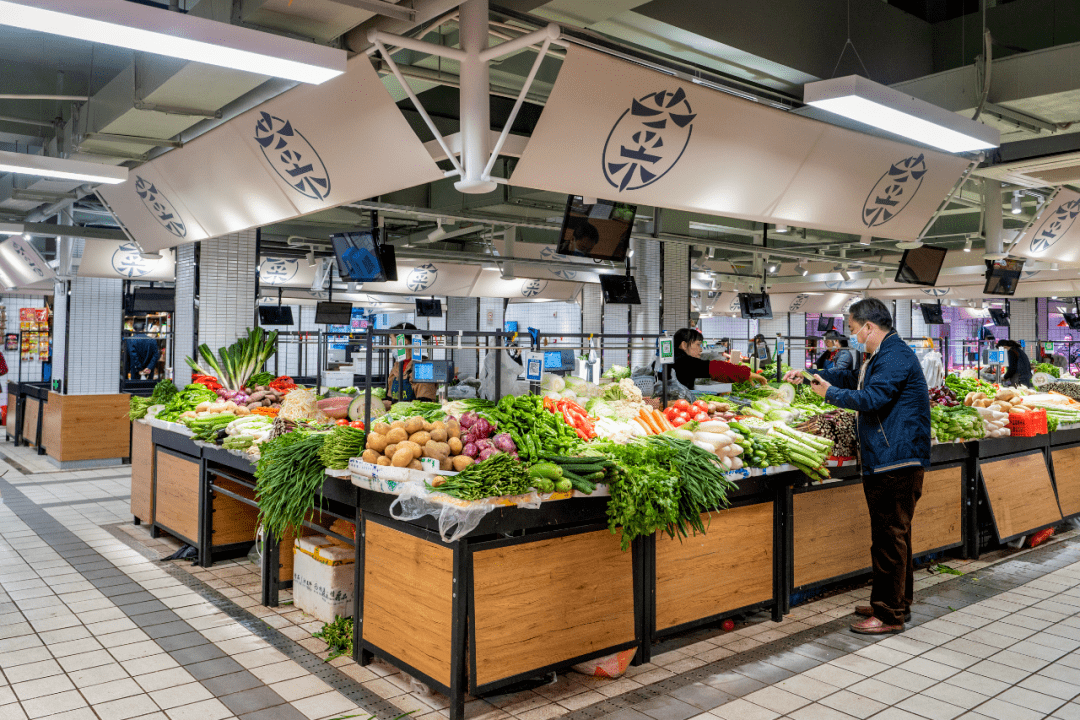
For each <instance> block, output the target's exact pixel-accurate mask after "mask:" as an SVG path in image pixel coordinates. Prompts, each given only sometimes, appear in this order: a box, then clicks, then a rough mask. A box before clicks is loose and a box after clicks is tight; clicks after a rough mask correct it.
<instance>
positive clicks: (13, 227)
mask: <svg viewBox="0 0 1080 720" xmlns="http://www.w3.org/2000/svg"><path fill="white" fill-rule="evenodd" d="M22 234H23V226H22V225H19V224H17V223H0V235H22Z"/></svg>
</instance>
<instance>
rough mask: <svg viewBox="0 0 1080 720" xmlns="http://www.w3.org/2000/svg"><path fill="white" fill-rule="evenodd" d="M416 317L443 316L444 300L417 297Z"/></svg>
mask: <svg viewBox="0 0 1080 720" xmlns="http://www.w3.org/2000/svg"><path fill="white" fill-rule="evenodd" d="M416 317H442V300H437V299H436V298H431V299H430V300H425V299H423V298H417V299H416Z"/></svg>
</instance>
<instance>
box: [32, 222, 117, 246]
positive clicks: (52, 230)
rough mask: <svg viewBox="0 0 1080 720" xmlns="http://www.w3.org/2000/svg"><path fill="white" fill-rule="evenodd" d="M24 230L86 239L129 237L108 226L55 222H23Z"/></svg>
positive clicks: (45, 234)
mask: <svg viewBox="0 0 1080 720" xmlns="http://www.w3.org/2000/svg"><path fill="white" fill-rule="evenodd" d="M23 230H24V232H28V233H30V234H31V235H41V236H63V237H81V238H87V239H88V240H121V241H123V242H127V241H128V240H130V238H129V237H128V236H127V233H125V232H124V231H123V230H110V229H108V228H89V227H79V226H78V225H57V224H56V223H23Z"/></svg>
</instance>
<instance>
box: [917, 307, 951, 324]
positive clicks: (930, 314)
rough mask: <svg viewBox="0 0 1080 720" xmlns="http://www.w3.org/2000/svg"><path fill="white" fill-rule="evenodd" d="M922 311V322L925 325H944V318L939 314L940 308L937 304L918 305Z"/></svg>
mask: <svg viewBox="0 0 1080 720" xmlns="http://www.w3.org/2000/svg"><path fill="white" fill-rule="evenodd" d="M919 308H920V309H921V310H922V317H923V322H924V323H926V324H927V325H944V324H945V318H944V317H943V316H942V314H941V306H940V305H938V304H936V303H935V304H933V305H929V304H923V305H919Z"/></svg>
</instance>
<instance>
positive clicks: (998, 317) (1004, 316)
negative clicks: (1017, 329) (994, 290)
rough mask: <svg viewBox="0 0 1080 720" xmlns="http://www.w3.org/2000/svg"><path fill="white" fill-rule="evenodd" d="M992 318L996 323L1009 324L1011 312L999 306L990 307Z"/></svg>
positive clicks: (1000, 324)
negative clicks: (1000, 308)
mask: <svg viewBox="0 0 1080 720" xmlns="http://www.w3.org/2000/svg"><path fill="white" fill-rule="evenodd" d="M990 319H991V320H993V321H994V324H995V325H999V326H1008V324H1009V314H1008V313H1007V312H1005V311H1004V310H998V309H997V308H990Z"/></svg>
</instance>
